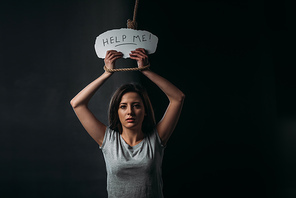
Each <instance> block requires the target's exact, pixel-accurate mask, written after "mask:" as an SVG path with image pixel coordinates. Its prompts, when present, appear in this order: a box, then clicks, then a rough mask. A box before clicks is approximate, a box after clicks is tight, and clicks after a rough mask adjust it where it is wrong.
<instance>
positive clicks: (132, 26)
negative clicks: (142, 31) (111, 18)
mask: <svg viewBox="0 0 296 198" xmlns="http://www.w3.org/2000/svg"><path fill="white" fill-rule="evenodd" d="M138 6H139V0H136V2H135V7H134V16H133V20H130V19H128V20H127V28H129V29H134V30H136V29H137V28H138V24H137V22H136V17H137V11H138Z"/></svg>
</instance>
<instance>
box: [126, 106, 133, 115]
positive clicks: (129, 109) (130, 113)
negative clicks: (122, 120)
mask: <svg viewBox="0 0 296 198" xmlns="http://www.w3.org/2000/svg"><path fill="white" fill-rule="evenodd" d="M127 114H128V115H132V114H133V108H132V106H129V107H128V109H127Z"/></svg>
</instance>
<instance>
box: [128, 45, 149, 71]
mask: <svg viewBox="0 0 296 198" xmlns="http://www.w3.org/2000/svg"><path fill="white" fill-rule="evenodd" d="M129 55H130V58H131V59H134V60H136V61H137V63H138V67H139V68H141V67H144V66H146V65H148V64H149V60H148V55H147V54H146V51H145V49H143V48H138V49H136V50H134V51H131V53H130V54H129Z"/></svg>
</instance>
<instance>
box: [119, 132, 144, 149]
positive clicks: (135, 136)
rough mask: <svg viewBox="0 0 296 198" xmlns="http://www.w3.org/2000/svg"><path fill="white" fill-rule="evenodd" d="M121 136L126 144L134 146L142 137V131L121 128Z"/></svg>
mask: <svg viewBox="0 0 296 198" xmlns="http://www.w3.org/2000/svg"><path fill="white" fill-rule="evenodd" d="M121 137H122V138H123V139H124V141H125V142H126V143H127V144H128V145H130V146H135V145H137V144H138V143H140V142H141V141H142V140H143V139H144V133H143V132H142V130H133V129H127V128H123V130H122V133H121Z"/></svg>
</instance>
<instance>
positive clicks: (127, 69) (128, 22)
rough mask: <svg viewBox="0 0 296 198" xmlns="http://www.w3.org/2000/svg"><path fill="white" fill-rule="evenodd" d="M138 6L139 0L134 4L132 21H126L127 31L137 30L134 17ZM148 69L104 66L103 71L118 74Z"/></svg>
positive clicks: (147, 66)
mask: <svg viewBox="0 0 296 198" xmlns="http://www.w3.org/2000/svg"><path fill="white" fill-rule="evenodd" d="M138 6H139V0H136V2H135V7H134V16H133V20H130V19H128V20H127V28H129V29H134V30H137V22H136V17H137V11H138ZM149 67H150V64H148V65H146V66H144V67H142V68H137V67H134V68H119V69H108V68H107V67H106V65H105V66H104V70H105V71H107V72H111V73H113V72H119V71H142V70H146V69H148V68H149Z"/></svg>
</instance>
